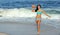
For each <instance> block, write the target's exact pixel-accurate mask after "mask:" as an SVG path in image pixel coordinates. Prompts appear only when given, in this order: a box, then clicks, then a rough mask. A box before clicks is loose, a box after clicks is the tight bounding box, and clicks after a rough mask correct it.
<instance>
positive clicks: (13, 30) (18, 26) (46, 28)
mask: <svg viewBox="0 0 60 35" xmlns="http://www.w3.org/2000/svg"><path fill="white" fill-rule="evenodd" d="M29 19H30V18H29ZM36 26H37V25H36V23H35V21H30V22H29V21H27V20H21V21H20V20H19V21H18V22H17V21H13V20H12V21H11V20H10V21H8V20H7V21H3V20H2V21H0V32H3V33H8V34H9V35H37V27H36ZM40 27H41V28H40V29H41V32H40V35H60V28H56V27H54V26H51V25H48V24H44V23H43V22H42V23H41V26H40Z"/></svg>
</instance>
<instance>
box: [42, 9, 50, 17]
mask: <svg viewBox="0 0 60 35" xmlns="http://www.w3.org/2000/svg"><path fill="white" fill-rule="evenodd" d="M42 12H43V13H44V14H45V15H46V16H48V17H51V16H49V15H48V14H47V13H46V12H45V11H44V10H42Z"/></svg>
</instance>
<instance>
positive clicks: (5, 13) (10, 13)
mask: <svg viewBox="0 0 60 35" xmlns="http://www.w3.org/2000/svg"><path fill="white" fill-rule="evenodd" d="M48 15H50V16H51V18H49V19H60V15H59V14H48ZM0 16H2V17H7V18H8V17H11V18H13V17H35V16H36V12H32V11H31V10H30V9H27V8H19V9H17V8H15V9H0ZM42 18H48V17H47V16H45V15H44V14H42Z"/></svg>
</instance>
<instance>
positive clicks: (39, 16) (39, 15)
mask: <svg viewBox="0 0 60 35" xmlns="http://www.w3.org/2000/svg"><path fill="white" fill-rule="evenodd" d="M41 14H42V11H41V10H38V11H37V15H36V18H41Z"/></svg>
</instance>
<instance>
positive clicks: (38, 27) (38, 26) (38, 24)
mask: <svg viewBox="0 0 60 35" xmlns="http://www.w3.org/2000/svg"><path fill="white" fill-rule="evenodd" d="M40 23H41V21H40V20H38V23H37V29H38V33H40Z"/></svg>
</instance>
